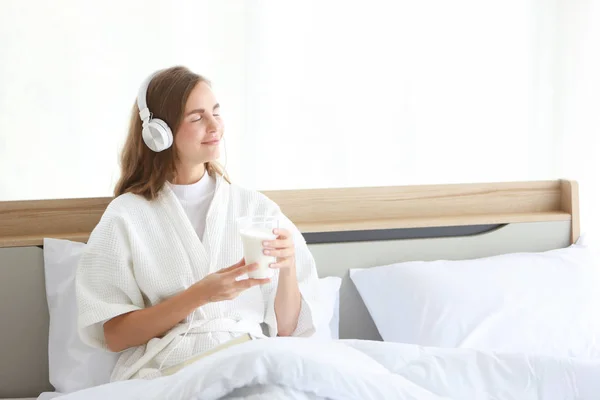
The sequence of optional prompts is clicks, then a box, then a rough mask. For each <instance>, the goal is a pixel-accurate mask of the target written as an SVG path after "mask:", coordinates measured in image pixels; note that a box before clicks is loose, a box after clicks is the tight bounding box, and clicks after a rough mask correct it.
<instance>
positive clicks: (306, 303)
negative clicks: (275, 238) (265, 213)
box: [261, 212, 322, 337]
mask: <svg viewBox="0 0 600 400" xmlns="http://www.w3.org/2000/svg"><path fill="white" fill-rule="evenodd" d="M278 215H279V218H280V222H281V227H282V228H284V229H287V230H289V231H290V232H291V233H292V237H293V240H294V246H295V251H296V276H297V279H298V286H299V289H300V294H301V295H302V303H301V308H300V314H299V316H298V324H297V325H296V329H295V330H294V332H293V334H292V336H302V337H309V336H313V335H314V334H315V333H316V332H317V331H318V330H320V329H322V328H321V326H320V324H319V320H320V318H319V312H320V310H319V308H318V304H319V278H318V275H317V268H316V264H315V260H314V258H313V256H312V254H311V252H310V250H309V249H308V246H307V245H306V240H305V239H304V236H302V233H301V232H300V231H299V230H298V228H297V227H296V226H295V225H294V224H293V223H292V222H291V221H290V220H289V219H288V218H287V217H286V216H285V215H283V214H282V213H281V212H279V213H278ZM275 277H276V279H272V280H271V282H270V283H269V284H268V285H264V286H263V287H261V289H262V290H263V296H264V298H265V300H266V302H265V306H266V308H265V323H266V324H267V327H268V333H269V336H271V337H274V336H277V333H278V328H277V317H276V315H275V296H276V294H277V284H278V282H279V280H278V277H279V271H277V272H276V274H275Z"/></svg>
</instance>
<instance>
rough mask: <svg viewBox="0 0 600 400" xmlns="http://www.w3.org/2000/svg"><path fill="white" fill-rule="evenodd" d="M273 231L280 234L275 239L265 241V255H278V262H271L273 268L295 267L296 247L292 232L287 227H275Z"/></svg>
mask: <svg viewBox="0 0 600 400" xmlns="http://www.w3.org/2000/svg"><path fill="white" fill-rule="evenodd" d="M273 233H274V234H275V235H278V236H277V238H276V239H275V240H267V241H264V242H263V247H264V250H263V252H264V253H265V255H268V256H273V257H277V262H276V263H274V264H271V265H270V267H271V268H295V267H296V249H295V247H294V240H293V239H292V234H291V233H290V231H288V230H286V229H274V230H273Z"/></svg>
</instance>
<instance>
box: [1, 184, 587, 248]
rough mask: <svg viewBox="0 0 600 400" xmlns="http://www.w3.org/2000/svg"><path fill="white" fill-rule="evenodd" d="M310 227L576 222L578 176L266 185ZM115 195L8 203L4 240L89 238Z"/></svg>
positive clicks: (10, 243) (3, 213)
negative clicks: (370, 184)
mask: <svg viewBox="0 0 600 400" xmlns="http://www.w3.org/2000/svg"><path fill="white" fill-rule="evenodd" d="M264 193H265V194H266V195H267V196H268V197H270V198H271V199H273V200H274V201H275V202H276V203H277V204H279V205H280V207H281V209H282V210H283V212H284V213H285V214H286V215H287V216H288V217H289V218H290V219H291V220H292V221H294V223H296V224H297V226H298V227H299V228H300V230H302V231H303V232H328V231H329V232H331V231H348V230H366V229H394V228H419V227H435V226H461V225H478V224H504V223H516V222H538V221H557V220H569V219H570V220H571V221H572V227H573V229H572V236H573V238H574V240H576V239H575V238H578V237H579V204H578V200H579V199H578V194H577V183H576V182H574V181H562V180H557V181H536V182H508V183H483V184H455V185H422V186H395V187H367V188H340V189H309V190H285V191H268V192H264ZM110 201H111V198H108V197H107V198H88V199H65V200H34V201H12V202H0V247H16V246H30V245H39V244H42V241H43V238H44V237H53V238H63V239H70V240H78V241H85V240H87V238H88V236H89V233H90V232H91V230H92V229H93V228H94V226H95V225H96V224H97V223H98V221H99V219H100V217H101V216H102V213H103V212H104V210H105V208H106V206H107V205H108V203H109V202H110Z"/></svg>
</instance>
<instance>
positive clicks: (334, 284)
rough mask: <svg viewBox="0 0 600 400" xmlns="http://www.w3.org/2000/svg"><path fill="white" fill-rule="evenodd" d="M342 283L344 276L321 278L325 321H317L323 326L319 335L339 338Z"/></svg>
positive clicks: (320, 286) (321, 299)
mask: <svg viewBox="0 0 600 400" xmlns="http://www.w3.org/2000/svg"><path fill="white" fill-rule="evenodd" d="M341 284H342V278H338V277H334V276H328V277H326V278H321V279H319V292H320V294H321V298H320V302H321V304H320V306H321V308H322V311H323V312H322V314H321V315H322V318H323V321H320V322H317V324H319V325H320V326H321V327H322V328H321V329H322V330H321V331H320V332H319V333H317V335H316V336H317V337H320V338H326V339H334V340H335V339H339V325H340V314H339V307H340V286H341Z"/></svg>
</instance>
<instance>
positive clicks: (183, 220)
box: [76, 177, 319, 381]
mask: <svg viewBox="0 0 600 400" xmlns="http://www.w3.org/2000/svg"><path fill="white" fill-rule="evenodd" d="M252 215H267V216H279V217H280V220H281V221H282V225H281V226H282V227H283V228H287V229H289V230H291V231H292V233H293V236H294V242H295V247H296V269H297V277H298V282H299V286H300V292H301V294H302V310H301V313H300V317H299V320H298V326H297V329H296V331H295V332H294V335H295V336H310V335H312V334H314V332H315V330H316V329H318V327H317V324H316V323H315V321H318V316H317V314H316V313H318V312H319V310H318V309H317V307H316V304H317V302H318V277H317V271H316V267H315V262H314V259H313V257H312V255H311V253H310V251H309V250H308V247H307V246H306V242H305V241H304V238H303V237H302V235H301V233H300V232H299V231H298V229H297V228H296V227H295V226H294V224H293V223H291V221H290V220H289V219H287V218H286V217H285V216H284V215H282V213H281V211H280V209H279V207H278V206H277V205H276V204H275V203H274V202H273V201H271V200H270V199H268V198H267V197H266V196H264V195H263V194H261V193H259V192H255V191H250V190H246V189H243V188H240V187H239V186H236V185H230V184H228V183H227V182H226V181H225V180H224V179H223V178H222V177H218V178H217V185H216V190H215V194H214V198H213V201H212V203H211V206H210V208H209V210H208V215H207V218H206V229H205V232H204V236H203V238H202V240H200V238H199V237H198V235H197V234H196V232H195V231H194V228H193V227H192V224H191V223H190V221H189V219H188V218H187V216H186V214H185V212H184V210H183V208H182V207H181V205H180V203H179V201H178V199H177V197H176V196H175V194H174V193H173V192H172V190H171V189H170V188H169V187H168V185H165V187H164V189H163V190H162V191H161V192H160V194H159V196H158V197H157V198H156V199H155V200H153V201H147V200H146V199H144V198H143V197H141V196H137V195H133V194H129V193H128V194H124V195H121V196H119V197H117V198H115V199H114V200H113V201H112V202H111V203H110V204H109V206H108V208H107V209H106V211H105V213H104V215H103V216H102V218H101V220H100V222H99V224H98V225H97V226H96V228H95V229H94V230H93V232H92V234H91V236H90V238H89V241H88V244H87V246H86V250H85V252H84V254H83V255H82V258H81V261H80V264H79V267H78V269H77V278H76V279H77V285H76V288H77V289H76V290H77V302H78V307H79V333H80V336H81V338H82V340H83V341H84V342H85V343H87V344H89V345H91V346H94V347H98V348H103V349H107V350H108V348H107V346H106V342H105V340H104V330H103V323H104V322H106V321H107V320H109V319H111V318H113V317H115V316H118V315H120V314H123V313H126V312H130V311H135V310H140V309H142V308H144V307H150V306H153V305H156V304H158V303H160V302H162V301H164V300H165V299H167V298H169V297H171V296H173V295H175V294H177V293H179V292H181V291H183V290H185V289H187V288H188V287H190V286H191V285H193V284H194V283H195V282H197V281H199V280H200V279H202V278H203V277H205V276H206V275H207V274H209V273H212V272H215V271H217V270H219V269H222V268H225V267H228V266H230V265H232V264H235V263H236V262H238V261H239V260H240V259H241V258H242V256H243V251H242V243H241V239H240V238H239V234H238V226H237V223H236V221H237V219H238V218H239V217H243V216H252ZM277 278H278V271H277V270H275V275H274V277H273V278H272V280H271V282H270V283H269V284H267V285H262V286H256V287H253V288H250V289H248V290H246V291H244V292H242V293H241V294H240V295H239V296H238V297H237V298H236V299H234V300H227V301H220V302H216V303H209V304H206V305H204V306H202V307H200V308H198V309H196V311H195V312H194V313H193V314H191V315H190V316H188V318H187V319H186V320H185V321H184V322H182V323H180V324H178V325H177V326H175V327H174V328H173V329H172V330H171V331H170V332H169V333H168V334H166V335H165V336H164V337H162V338H154V339H152V340H150V341H149V342H148V343H147V344H146V345H142V346H138V347H135V348H130V349H128V350H125V351H124V352H122V353H121V355H120V357H119V361H118V363H117V365H116V367H115V369H114V371H113V374H112V377H111V381H116V380H125V379H131V378H152V377H156V376H160V371H159V370H158V368H159V366H160V364H161V363H163V362H164V363H163V366H162V368H163V369H164V368H167V367H170V366H173V365H176V364H179V363H181V362H183V361H185V360H186V359H189V358H190V357H192V356H194V355H197V354H199V353H201V352H203V351H206V350H208V349H210V348H212V347H214V346H216V345H218V344H220V343H223V342H226V341H228V340H230V339H232V338H234V337H236V336H239V335H241V334H243V333H250V334H251V335H252V336H253V337H257V338H261V337H265V335H264V334H263V332H264V331H263V329H262V326H266V327H267V329H266V331H267V332H268V335H269V336H276V335H277V320H276V317H275V304H274V302H275V293H276V289H277V282H278V279H277ZM190 323H191V325H190ZM261 324H263V325H261ZM190 327H191V329H190ZM188 329H189V332H188V333H187V335H184V334H185V333H186V331H188ZM173 349H174V351H171V350H173ZM165 358H166V360H165Z"/></svg>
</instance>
